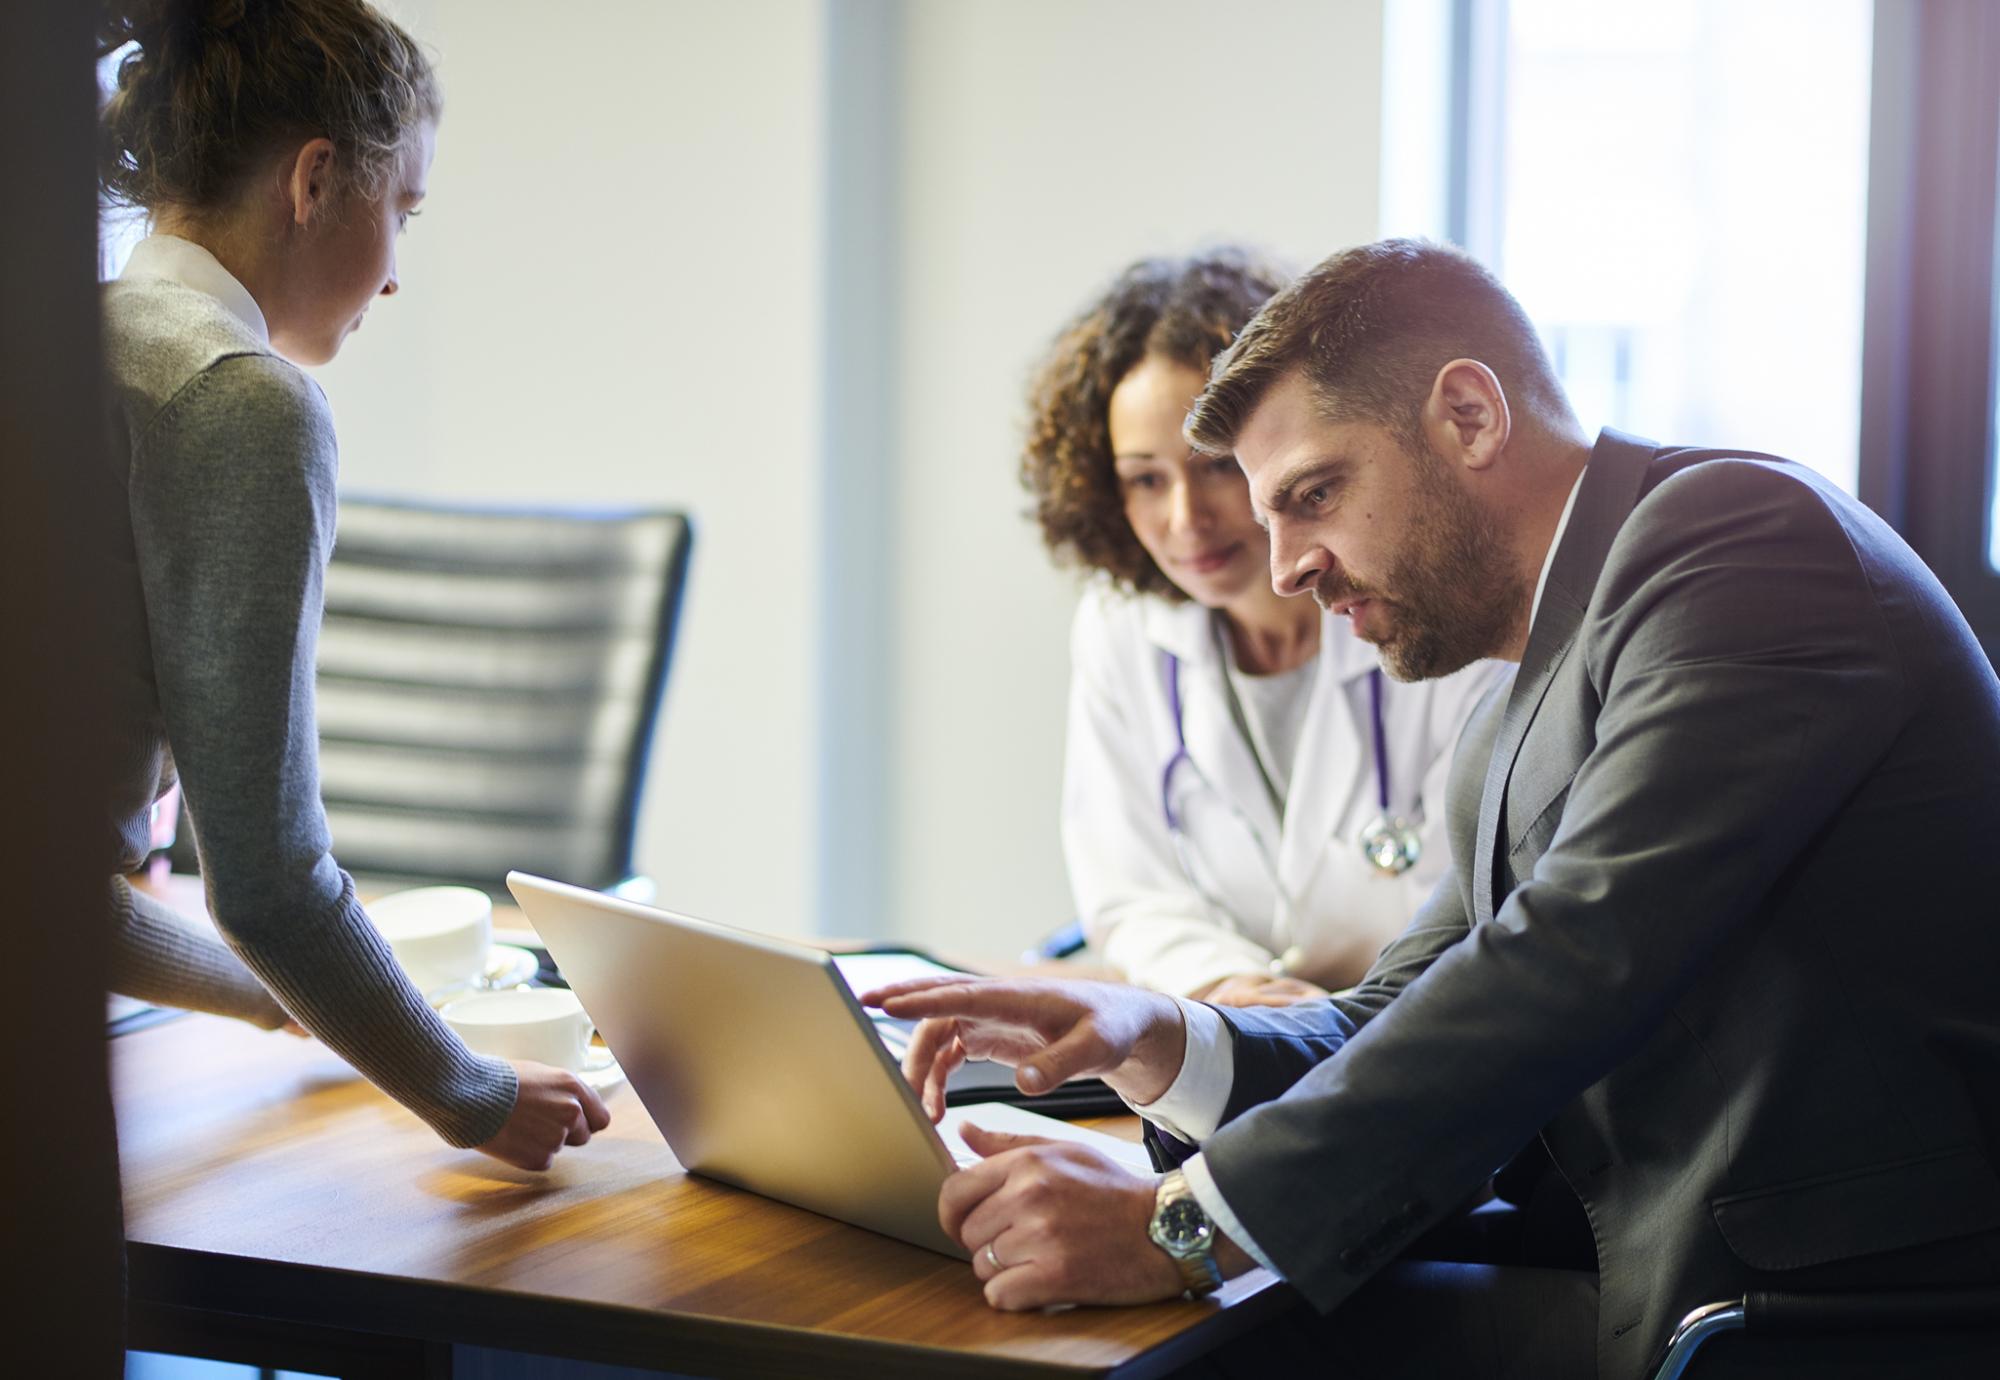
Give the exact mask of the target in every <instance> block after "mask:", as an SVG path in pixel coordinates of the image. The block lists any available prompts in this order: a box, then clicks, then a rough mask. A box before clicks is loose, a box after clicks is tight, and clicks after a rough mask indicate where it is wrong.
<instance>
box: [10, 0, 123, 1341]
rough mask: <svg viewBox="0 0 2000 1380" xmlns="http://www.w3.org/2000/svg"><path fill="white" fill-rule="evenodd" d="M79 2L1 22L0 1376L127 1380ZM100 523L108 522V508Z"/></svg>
mask: <svg viewBox="0 0 2000 1380" xmlns="http://www.w3.org/2000/svg"><path fill="white" fill-rule="evenodd" d="M94 13H95V6H90V5H79V4H77V3H75V0H14V2H13V3H11V4H8V5H6V6H4V7H0V205H4V206H5V207H6V211H5V213H4V214H0V483H4V488H3V489H0V495H4V496H0V656H4V662H0V799H4V801H5V804H4V806H0V906H4V908H5V919H4V921H0V935H4V942H5V953H6V973H7V981H6V983H5V992H4V995H0V1057H4V1058H5V1060H6V1065H7V1079H6V1089H5V1092H4V1094H0V1107H4V1108H5V1109H6V1110H5V1113H4V1115H3V1116H0V1194H4V1195H5V1200H6V1203H5V1211H4V1213H0V1260H4V1261H5V1262H6V1266H7V1275H8V1279H9V1283H8V1286H7V1288H6V1289H5V1291H4V1295H5V1298H6V1308H7V1311H8V1312H9V1313H10V1314H12V1313H15V1312H17V1311H18V1314H19V1316H17V1317H9V1318H8V1319H7V1320H6V1322H5V1324H4V1326H0V1370H5V1371H6V1372H7V1373H8V1374H12V1375H63V1376H116V1375H119V1374H120V1373H121V1372H122V1370H123V1364H124V1359H123V1358H124V1341H123V1299H122V1281H123V1254H124V1243H123V1240H122V1234H121V1226H120V1215H119V1205H118V1162H117V1151H116V1146H115V1143H114V1139H113V1134H112V1121H111V1099H110V1093H109V1090H108V1087H107V1082H106V1073H105V1039H104V992H105V973H106V942H105V930H106V926H105V906H106V901H107V892H106V888H105V877H106V873H107V871H108V869H109V865H110V861H111V860H110V856H109V851H108V848H109V845H108V831H107V828H106V824H105V820H104V801H105V798H106V797H105V794H104V788H103V783H104V773H105V768H106V763H105V760H104V753H105V750H106V749H105V742H106V738H107V735H106V733H105V724H106V719H107V717H108V715H107V713H106V712H105V711H104V710H102V709H101V707H100V703H99V701H100V699H101V698H102V697H103V693H104V686H105V680H104V676H103V675H102V674H101V673H99V672H97V671H96V670H94V669H93V666H92V660H91V659H92V657H93V655H99V654H101V648H97V647H95V646H94V644H93V643H92V641H91V639H92V637H93V632H94V630H97V631H100V633H101V630H102V629H103V628H104V627H105V625H106V622H107V620H106V619H105V618H104V617H103V616H102V613H101V610H102V608H103V607H104V605H103V603H102V602H101V601H100V600H99V599H98V597H97V594H98V588H99V587H98V586H97V585H96V584H95V583H94V579H95V571H94V568H93V567H94V565H96V564H98V563H99V562H93V560H92V555H93V548H98V549H99V550H101V547H99V543H98V540H97V536H96V533H95V531H94V530H93V529H92V527H91V522H92V513H91V512H90V510H89V509H90V505H89V504H86V503H84V502H83V501H82V498H83V495H84V494H85V493H86V492H88V490H89V488H90V481H91V480H93V479H97V480H100V481H101V478H102V466H103V464H104V460H103V457H102V454H101V451H102V447H103V422H102V416H103V414H102V411H101V408H100V404H99V382H98V379H99V352H98V329H97V322H98V306H97V288H96V282H97V246H96V183H95V177H94V173H93V164H92V149H93V143H94V138H93V128H94V124H95V100H96V87H95V83H94V79H93V56H94V55H93V52H92V47H91V41H92V31H91V21H92V17H93V15H94ZM99 506H101V501H100V505H99Z"/></svg>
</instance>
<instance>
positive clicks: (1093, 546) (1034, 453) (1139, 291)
mask: <svg viewBox="0 0 2000 1380" xmlns="http://www.w3.org/2000/svg"><path fill="white" fill-rule="evenodd" d="M1286 276H1287V275H1285V274H1284V273H1282V272H1280V271H1279V270H1278V269H1276V268H1275V267H1273V266H1272V265H1270V264H1269V263H1268V262H1267V261H1266V260H1264V259H1263V258H1262V257H1260V256H1259V255H1257V254H1255V253H1253V252H1251V251H1249V250H1247V249H1239V248H1224V249H1214V250H1209V251H1207V252H1204V253H1201V254H1196V255H1193V256H1191V257H1189V258H1186V259H1141V260H1140V261H1139V262H1138V263H1135V264H1133V265H1132V266H1131V267H1130V268H1128V269H1126V270H1125V271H1124V272H1123V273H1121V274H1119V275H1118V277H1117V279H1116V280H1115V281H1114V282H1113V283H1112V284H1111V286H1110V288H1109V289H1108V290H1107V291H1106V292H1105V293H1104V294H1103V295H1102V296H1101V297H1099V298H1098V299H1097V300H1096V301H1095V302H1093V303H1091V304H1090V306H1088V307H1086V308H1085V309H1084V310H1083V312H1082V313H1081V314H1079V315H1078V316H1077V317H1076V318H1075V319H1074V320H1073V321H1071V322H1070V323H1069V325H1068V326H1066V327H1064V328H1063V331H1062V334H1060V335H1059V336H1057V337H1056V341H1055V344H1054V345H1053V346H1052V347H1051V348H1050V350H1049V353H1048V356H1047V358H1046V359H1045V360H1044V361H1043V362H1042V365H1041V367H1040V368H1039V369H1037V370H1036V371H1035V375H1034V381H1033V383H1032V384H1031V385H1030V387H1029V390H1028V406H1029V409H1030V414H1031V415H1030V420H1029V423H1028V439H1027V445H1026V447H1025V448H1024V449H1023V451H1022V454H1021V483H1022V485H1023V487H1025V488H1026V489H1027V490H1028V492H1029V494H1031V495H1032V496H1033V498H1034V501H1035V502H1034V508H1033V510H1032V513H1033V516H1034V518H1035V521H1036V522H1037V523H1039V524H1040V526H1041V529H1042V543H1043V544H1044V545H1045V546H1047V547H1048V549H1049V554H1050V555H1051V556H1053V557H1054V558H1055V559H1056V561H1057V562H1058V563H1060V564H1064V565H1078V566H1082V567H1084V568H1086V569H1090V570H1101V571H1103V572H1104V573H1105V574H1107V575H1109V576H1110V577H1111V578H1112V580H1113V581H1114V582H1116V583H1117V584H1118V585H1120V586H1121V587H1123V588H1125V589H1128V590H1132V591H1134V592H1136V593H1140V594H1157V595H1160V596H1161V597H1162V598H1165V599H1170V600H1173V601H1175V602H1179V601H1182V600H1184V599H1186V597H1187V596H1186V595H1185V594H1183V593H1182V592H1181V590H1180V588H1179V586H1177V585H1175V584H1174V582H1173V581H1172V580H1170V579H1168V578H1167V577H1166V575H1165V574H1164V573H1162V572H1161V570H1160V568H1159V567H1158V566H1157V565H1155V564H1154V563H1153V558H1152V557H1151V556H1149V555H1147V554H1146V548H1145V547H1143V546H1141V545H1140V544H1139V539H1138V538H1137V537H1136V536H1134V535H1133V533H1132V525H1131V524H1130V523H1129V522H1127V521H1126V518H1125V499H1124V495H1123V493H1122V492H1121V491H1120V489H1119V486H1118V475H1117V471H1116V468H1115V467H1114V466H1113V464H1112V457H1111V426H1110V421H1109V414H1110V409H1111V392H1112V390H1113V389H1115V388H1116V387H1117V386H1118V384H1119V381H1120V380H1121V379H1123V378H1124V377H1125V375H1126V374H1128V373H1130V372H1131V371H1132V369H1133V367H1134V366H1135V365H1137V364H1138V363H1139V361H1141V360H1142V359H1144V358H1146V357H1147V356H1148V355H1159V356H1161V357H1162V358H1165V359H1170V360H1172V361H1174V362H1175V363H1176V364H1184V365H1186V366H1188V367H1189V368H1191V369H1198V370H1200V371H1201V372H1202V373H1204V374H1205V373H1207V372H1208V367H1209V363H1210V361H1211V360H1213V359H1214V358H1215V356H1216V355H1218V354H1220V353H1221V352H1222V351H1223V350H1225V349H1227V348H1228V347H1229V344H1230V342H1231V341H1233V340H1234V339H1235V338H1236V333H1237V332H1238V331H1240V330H1241V329H1243V326H1244V324H1245V323H1246V322H1248V321H1249V320H1250V318H1251V317H1253V316H1255V315H1256V314H1257V309H1258V308H1259V307H1261V306H1263V305H1264V303H1265V302H1266V301H1268V300H1269V299H1270V297H1271V296H1272V294H1273V293H1275V292H1277V291H1278V290H1279V289H1280V288H1281V287H1283V286H1284V285H1285V281H1286Z"/></svg>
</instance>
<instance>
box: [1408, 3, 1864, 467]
mask: <svg viewBox="0 0 2000 1380" xmlns="http://www.w3.org/2000/svg"><path fill="white" fill-rule="evenodd" d="M1450 12H1451V7H1450V6H1448V5H1437V4H1432V3H1430V0H1395V3H1394V4H1393V5H1392V9H1391V11H1390V14H1389V25H1390V51H1391V63H1390V69H1389V72H1388V82H1389V87H1388V91H1387V94H1386V96H1385V115H1386V118H1387V121H1388V129H1387V146H1386V148H1385V160H1386V161H1387V167H1386V170H1385V181H1384V196H1385V202H1384V205H1385V216H1384V218H1385V228H1386V229H1387V230H1388V231H1389V232H1391V233H1411V232H1419V233H1431V234H1440V233H1442V234H1451V235H1456V236H1457V237H1459V238H1460V239H1461V241H1462V242H1463V243H1464V244H1465V245H1466V246H1467V248H1469V249H1470V250H1471V251H1472V252H1473V253H1475V254H1477V255H1479V256H1480V257H1481V258H1482V259H1484V260H1485V261H1486V262H1487V263H1488V264H1489V265H1490V266H1491V267H1493V268H1494V269H1495V270H1497V271H1498V273H1499V274H1500V276H1501V278H1502V279H1503V280H1504V281H1505V282H1506V283H1507V285H1508V287H1510V288H1512V289H1513V290H1514V292H1515V293H1516V294H1517V295H1518V296H1519V297H1520V299H1521V301H1522V302H1523V303H1524V304H1525V305H1526V306H1527V308H1528V310H1529V311H1530V312H1531V313H1533V314H1534V316H1535V319H1536V321H1537V324H1538V325H1540V327H1541V329H1542V331H1543V334H1544V337H1545V338H1546V340H1547V342H1548V345H1549V349H1550V351H1551V353H1552V355H1553V356H1554V359H1555V362H1556V365H1557V367H1558V369H1559V370H1560V371H1561V373H1562V377H1563V380H1564V383H1565V384H1566V386H1567V387H1568V389H1569V392H1570V396H1571V398H1572V399H1573V401H1574V402H1575V404H1576V408H1577V412H1578V415H1579V418H1580V419H1581V420H1582V422H1583V423H1584V425H1585V426H1586V428H1590V429H1595V428H1596V427H1599V426H1613V427H1618V428H1621V429H1625V430H1630V431H1634V432H1637V433H1639V434H1641V435H1645V436H1649V437H1652V438H1654V439H1655V440H1658V441H1661V442H1664V443H1671V444H1713V445H1727V446H1737V447H1748V448H1752V449H1761V450H1768V451H1773V452H1776V453H1778V454H1780V455H1785V456H1788V457H1790V458H1792V459H1796V460H1799V461H1801V462H1803V463H1805V464H1808V465H1811V466H1813V467H1814V468H1816V469H1818V470H1820V471H1822V472H1823V473H1825V474H1826V475H1828V476H1829V477H1830V478H1832V479H1833V480H1834V481H1835V482H1837V483H1839V484H1840V485H1842V486H1843V487H1844V488H1846V489H1848V490H1849V491H1850V492H1852V491H1853V490H1854V488H1855V483H1856V473H1857V434H1858V430H1859V425H1860V410H1861V407H1860V401H1861V317H1862V298H1863V262H1864V252H1863V251H1864V242H1865V231H1866V224H1867V208H1866V198H1867V173H1868V140H1869V89H1870V61H1871V56H1872V38H1873V6H1872V5H1871V4H1870V3H1869V2H1868V0H1757V3H1756V4H1748V5H1746V4H1741V3H1738V0H1651V3H1647V4H1644V5H1636V4H1635V5H1605V4H1602V3H1598V0H1471V3H1470V5H1469V7H1462V8H1461V9H1460V10H1459V13H1460V14H1461V15H1465V14H1470V16H1471V23H1470V26H1469V28H1468V30H1467V34H1469V35H1470V37H1469V38H1468V37H1467V34H1461V35H1460V41H1461V44H1462V45H1463V47H1462V49H1461V51H1462V53H1463V57H1462V59H1461V60H1460V61H1459V62H1457V63H1456V64H1455V70H1454V71H1453V72H1451V73H1450V74H1446V73H1444V72H1443V71H1442V70H1440V69H1439V68H1438V67H1437V66H1435V65H1432V66H1431V67H1430V68H1429V71H1428V72H1427V73H1425V74H1419V73H1417V72H1415V71H1412V70H1408V69H1406V70H1404V71H1400V72H1399V70H1398V67H1397V63H1396V58H1395V54H1396V51H1397V41H1398V35H1399V33H1407V35H1408V39H1407V47H1408V50H1409V51H1410V52H1411V53H1413V54H1416V55H1418V56H1417V57H1416V58H1414V59H1413V61H1414V62H1415V63H1417V64H1424V63H1432V62H1433V60H1432V59H1431V58H1430V56H1429V55H1431V54H1434V53H1436V52H1438V51H1439V50H1440V47H1441V46H1443V40H1444V38H1445V32H1446V31H1447V30H1448V29H1449V26H1450V20H1449V18H1448V15H1449V14H1450ZM1427 83H1429V84H1427ZM1439 86H1442V87H1443V88H1444V89H1445V90H1446V91H1447V92H1449V93H1450V97H1451V100H1452V101H1454V102H1456V103H1457V106H1458V109H1460V110H1461V111H1462V112H1463V115H1464V119H1463V133H1462V140H1461V146H1460V147H1459V148H1458V149H1457V150H1456V151H1455V152H1454V153H1452V154H1449V155H1447V156H1445V157H1444V158H1443V159H1441V160H1438V159H1437V158H1436V156H1435V155H1433V156H1432V157H1431V158H1428V159H1426V158H1421V157H1419V156H1413V155H1416V154H1417V153H1418V150H1417V149H1416V148H1413V147H1412V145H1428V146H1429V147H1430V148H1433V149H1434V148H1435V147H1436V141H1437V139H1438V137H1439V135H1440V133H1442V131H1439V130H1436V129H1435V128H1434V127H1435V126H1436V124H1437V122H1438V121H1439V119H1440V118H1441V117H1440V116H1439V114H1438V111H1439V110H1440V108H1441V106H1442V103H1441V102H1440V101H1439V100H1438V98H1437V95H1436V92H1437V89H1438V87H1439ZM1405 90H1407V92H1408V93H1409V94H1408V95H1405V94H1403V93H1404V91H1405ZM1444 138H1445V141H1446V142H1447V143H1449V135H1448V134H1445V135H1444ZM1439 161H1442V162H1443V163H1445V164H1447V165H1449V171H1448V173H1447V178H1446V180H1447V183H1450V182H1451V181H1452V180H1456V186H1455V187H1452V186H1449V185H1448V186H1447V187H1445V188H1444V189H1443V191H1442V199H1440V195H1439V192H1438V191H1437V190H1434V189H1432V190H1427V189H1424V188H1421V187H1417V188H1414V190H1413V189H1412V188H1411V187H1406V186H1402V185H1399V179H1404V180H1410V181H1421V180H1422V175H1421V174H1420V173H1414V172H1405V171H1403V169H1405V168H1410V167H1413V166H1416V165H1418V164H1420V163H1425V162H1428V163H1430V164H1431V165H1432V166H1436V164H1437V162H1439ZM1454 196H1455V197H1456V198H1457V200H1458V204H1459V205H1460V206H1461V207H1462V211H1461V212H1460V213H1459V214H1458V215H1457V216H1456V218H1454V216H1452V215H1451V214H1448V213H1445V212H1443V211H1442V210H1440V209H1438V208H1440V207H1442V206H1445V205H1448V204H1450V203H1451V202H1452V201H1453V199H1454ZM1454 219H1456V222H1457V223H1456V224H1454V223H1453V221H1454Z"/></svg>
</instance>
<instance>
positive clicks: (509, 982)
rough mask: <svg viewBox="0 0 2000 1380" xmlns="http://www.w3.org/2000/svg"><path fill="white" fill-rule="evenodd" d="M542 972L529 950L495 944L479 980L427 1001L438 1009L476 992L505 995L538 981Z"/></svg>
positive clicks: (432, 995) (433, 994)
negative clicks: (507, 992) (510, 990)
mask: <svg viewBox="0 0 2000 1380" xmlns="http://www.w3.org/2000/svg"><path fill="white" fill-rule="evenodd" d="M541 970H542V965H541V960H539V959H537V958H536V957H535V956H534V955H533V954H531V953H529V952H528V951H527V950H526V949H519V948H516V947H514V945H512V944H494V945H491V946H489V947H488V948H487V950H486V966H485V968H483V969H481V970H480V973H479V976H478V977H476V978H473V979H472V980H471V981H469V982H454V983H453V984H452V985H451V986H449V987H440V988H438V989H437V990H436V991H435V992H426V993H425V994H424V1000H425V1001H427V1002H429V1003H430V1004H431V1006H432V1007H433V1008H436V1007H442V1006H446V1005H448V1004H450V1003H451V1002H455V1001H457V1000H458V999H459V998H460V997H469V996H471V995H472V994H473V993H474V992H504V991H506V990H507V989H508V988H510V987H525V986H527V985H528V984H529V983H530V982H533V981H534V980H535V974H536V973H539V972H540V971H541Z"/></svg>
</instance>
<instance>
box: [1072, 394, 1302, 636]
mask: <svg viewBox="0 0 2000 1380" xmlns="http://www.w3.org/2000/svg"><path fill="white" fill-rule="evenodd" d="M1207 382H1208V378H1207V376H1206V375H1205V374H1203V373H1202V372H1201V371H1200V370H1198V369H1191V368H1189V367H1188V366H1187V365H1185V364H1181V363H1179V362H1177V361H1175V360H1169V359H1163V358H1161V357H1160V356H1158V355H1148V356H1146V358H1144V359H1143V360H1141V361H1139V363H1138V364H1137V365H1135V366H1133V368H1132V371H1131V372H1130V373H1128V374H1127V375H1125V377H1124V378H1122V379H1120V380H1119V381H1118V386H1117V387H1116V388H1114V389H1113V390H1112V391H1111V405H1110V416H1109V418H1108V420H1109V422H1110V425H1111V454H1112V463H1113V465H1114V466H1116V469H1117V474H1118V488H1119V491H1120V493H1122V494H1123V496H1124V500H1125V519H1126V521H1128V522H1130V523H1131V524H1132V534H1133V535H1134V536H1136V537H1137V538H1138V539H1139V545H1141V546H1143V547H1145V548H1146V554H1147V555H1149V556H1151V557H1152V558H1153V563H1154V564H1155V565H1157V566H1159V568H1160V570H1161V572H1162V573H1164V574H1165V575H1166V577H1167V578H1168V579H1169V580H1172V581H1173V582H1174V583H1175V584H1176V585H1178V586H1179V587H1180V589H1181V592H1182V593H1184V594H1186V595H1187V596H1188V597H1189V598H1190V599H1192V600H1194V601H1195V602H1196V603H1198V604H1202V605H1204V606H1206V607H1208V608H1226V607H1228V606H1229V605H1231V604H1233V603H1235V602H1237V601H1238V600H1240V599H1242V598H1243V597H1244V596H1245V595H1251V594H1255V593H1257V592H1258V590H1259V587H1260V586H1263V587H1265V588H1268V584H1269V580H1270V545H1269V542H1268V539H1267V538H1266V537H1265V535H1264V529H1263V528H1261V527H1259V526H1258V525H1257V519H1256V516H1255V514H1254V513H1253V512H1252V511H1251V507H1250V486H1249V484H1248V483H1247V482H1246V481H1245V479H1244V478H1243V471H1242V470H1241V469H1240V468H1239V467H1238V466H1237V464H1236V460H1235V458H1234V457H1232V456H1227V455H1223V456H1211V455H1196V454H1194V453H1192V452H1190V451H1189V450H1188V445H1187V442H1186V441H1185V440H1183V439H1182V438H1181V422H1182V421H1183V420H1184V419H1185V418H1186V417H1187V414H1188V409H1189V408H1190V407H1191V406H1193V404H1194V400H1195V397H1196V396H1197V395H1198V394H1199V393H1200V392H1201V390H1202V387H1203V385H1204V384H1206V383H1207Z"/></svg>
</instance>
